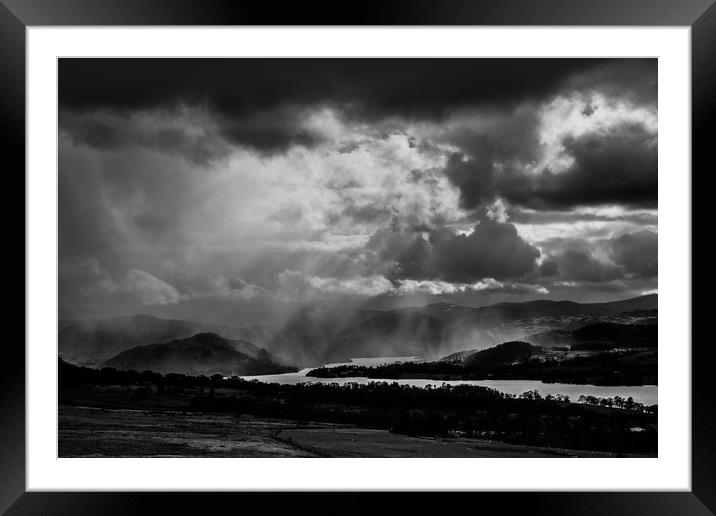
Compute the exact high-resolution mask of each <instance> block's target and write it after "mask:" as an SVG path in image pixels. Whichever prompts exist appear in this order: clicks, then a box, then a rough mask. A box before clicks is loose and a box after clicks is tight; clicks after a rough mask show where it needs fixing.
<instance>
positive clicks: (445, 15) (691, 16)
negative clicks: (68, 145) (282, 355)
mask: <svg viewBox="0 0 716 516" xmlns="http://www.w3.org/2000/svg"><path fill="white" fill-rule="evenodd" d="M43 25H45V26H46V25H512V26H515V25H532V26H535V25H607V26H613V25H622V26H623V25H636V26H689V27H691V37H692V47H691V59H692V61H691V70H692V175H691V178H692V192H693V194H694V196H692V199H693V201H692V220H693V225H692V236H693V235H701V234H704V235H711V234H712V233H713V231H708V230H706V229H704V228H705V227H706V224H709V222H710V213H708V212H707V211H706V210H708V209H709V208H710V205H709V203H708V202H703V201H702V202H697V196H696V194H697V193H698V194H700V195H707V193H706V192H708V191H709V189H708V188H707V187H706V183H705V182H706V178H707V177H709V172H711V173H713V164H712V158H711V155H710V154H711V147H712V146H713V139H714V137H716V131H715V127H714V126H715V124H714V113H715V110H714V107H715V105H716V6H714V0H680V1H679V0H540V1H536V0H532V1H530V0H451V1H443V2H436V1H434V0H387V1H386V0H383V1H380V0H363V1H362V2H360V3H356V4H352V5H351V7H349V6H348V4H345V3H342V2H330V3H329V2H322V1H314V2H293V3H286V5H278V4H275V3H274V2H271V1H267V0H263V1H256V0H252V1H231V0H204V1H199V0H114V1H113V0H54V1H53V0H0V136H1V138H0V147H2V156H3V161H2V162H3V163H4V164H6V166H3V167H2V168H3V169H4V174H3V176H4V180H5V186H6V190H5V191H6V196H5V201H6V202H4V203H2V208H3V210H4V211H5V220H6V221H7V223H6V225H5V230H6V234H7V233H8V231H10V230H11V229H15V231H17V232H18V234H17V236H16V238H15V242H16V243H18V242H19V240H20V234H19V233H20V231H21V230H20V229H19V223H18V222H17V220H18V218H19V213H20V210H23V212H24V207H25V195H24V193H25V180H24V170H25V30H26V28H27V27H30V26H43ZM697 177H698V184H699V188H698V189H694V188H693V180H694V179H696V178H697ZM20 192H23V195H20ZM8 201H12V202H8ZM14 203H18V204H20V203H21V204H22V206H19V205H16V204H14ZM700 230H703V233H701V232H700ZM22 233H23V234H22V238H23V247H22V249H23V251H22V253H18V252H17V251H15V252H13V253H7V254H6V258H7V259H8V262H7V263H8V264H10V265H9V266H8V267H7V268H6V274H7V277H6V280H5V282H4V283H5V285H6V286H9V285H11V284H13V282H17V283H19V282H20V274H18V273H17V272H11V271H17V270H18V269H19V267H20V266H21V265H20V261H21V259H22V267H24V266H25V260H26V259H27V256H26V255H25V246H24V239H25V229H24V226H23V229H22ZM13 236H15V235H13ZM707 238H708V237H707ZM694 243H695V242H694ZM691 252H692V274H693V271H694V270H696V271H698V273H699V274H700V275H699V276H697V277H699V278H701V279H700V281H699V286H701V284H703V285H704V287H703V290H705V289H706V288H707V286H708V285H709V284H710V281H709V280H710V278H711V277H713V274H710V275H708V276H706V275H705V273H706V270H707V269H706V265H705V260H707V259H708V254H707V253H702V254H700V255H699V254H697V253H694V250H693V245H692V250H691ZM23 270H25V271H26V269H23ZM701 274H704V276H701ZM24 286H25V285H24V278H23V288H24ZM700 290H701V289H700ZM17 291H19V285H18V286H17ZM692 292H693V291H692ZM9 299H12V298H10V297H9V296H8V295H6V301H7V300H9ZM22 299H23V301H24V299H25V296H24V295H23V298H22ZM708 305H709V304H708V300H704V301H702V303H698V302H697V298H696V297H693V294H692V307H693V309H692V321H693V322H694V323H696V322H698V323H699V326H701V325H703V322H702V321H703V320H708V317H707V315H706V310H707V309H708V308H710V307H709V306H708ZM6 306H7V307H8V308H11V311H10V310H8V311H7V312H6V314H5V315H6V318H5V322H6V324H7V326H6V328H7V329H9V328H12V329H13V330H15V331H14V332H13V333H12V334H11V335H12V338H6V339H4V343H3V344H4V345H3V348H2V357H3V360H2V363H3V366H4V367H3V371H2V375H0V382H2V390H1V391H0V432H1V434H2V435H1V436H0V479H2V480H1V481H0V511H7V514H9V515H20V514H55V515H62V514H72V515H84V514H88V515H89V514H92V515H94V514H128V513H131V514H144V513H155V512H156V509H154V507H161V508H162V512H163V513H171V512H175V513H194V512H204V511H205V510H206V509H207V508H208V507H217V506H223V507H229V508H231V507H241V508H242V509H241V510H246V508H248V507H264V508H266V507H271V510H270V511H269V513H274V512H275V511H277V510H279V507H278V505H277V497H276V496H275V494H274V493H222V494H217V493H212V494H210V493H174V494H168V493H77V492H73V493H59V492H52V493H49V492H42V493H40V492H26V489H25V352H24V337H25V327H24V321H25V318H24V317H21V316H20V314H19V313H17V314H12V315H11V313H12V312H19V311H20V303H19V302H14V301H13V303H12V304H11V303H8V304H7V305H6ZM22 307H23V308H22V310H23V313H24V302H23V303H22ZM699 315H701V317H699ZM21 321H23V327H22V329H20V322H21ZM694 329H695V328H694ZM6 335H8V334H6ZM704 335H707V334H704ZM696 336H697V333H696V332H694V331H693V329H692V342H693V344H692V457H691V460H692V491H691V492H648V493H632V492H619V493H607V492H600V493H598V492H591V493H574V492H572V493H473V494H458V493H452V494H449V495H447V496H450V497H451V500H450V503H449V504H448V505H445V501H437V502H435V500H434V498H431V500H430V502H432V503H438V504H439V505H440V506H441V507H442V508H443V509H445V508H449V507H454V508H458V507H462V506H463V504H466V505H464V506H465V507H468V508H469V507H473V508H477V507H480V508H481V510H482V512H483V513H490V510H489V509H490V508H499V510H500V512H501V513H509V514H511V513H522V512H524V511H526V510H529V511H530V512H531V513H535V512H536V513H545V514H587V515H590V514H594V515H597V514H600V515H601V514H613V515H619V514H624V515H627V514H629V515H634V514H650V515H654V514H690V515H700V514H712V511H716V487H715V486H716V460H715V457H716V453H715V451H716V439H715V438H714V436H715V435H716V417H714V416H715V415H716V395H715V393H716V389H714V387H713V383H712V378H711V376H712V375H711V370H712V368H713V364H714V360H713V358H714V352H713V344H712V343H711V342H710V341H709V339H706V340H699V339H697V338H696ZM681 344H682V345H683V343H681ZM316 496H317V495H316V494H312V493H288V494H285V495H284V496H282V497H281V505H285V506H286V507H293V508H294V509H293V511H294V512H302V511H303V510H306V511H308V510H311V512H315V510H316V507H320V506H323V507H330V508H331V509H332V510H337V511H341V512H348V513H354V512H355V513H357V512H361V513H364V512H365V511H366V510H373V509H372V508H375V507H378V508H380V507H387V505H385V501H384V500H383V498H384V496H385V495H383V494H378V493H347V494H340V499H338V500H333V499H331V498H332V497H334V496H337V495H328V494H321V499H320V500H317V499H316ZM209 498H210V499H209ZM443 498H444V496H443ZM427 501H428V500H426V497H425V495H423V494H411V495H410V496H409V497H403V499H402V500H401V502H400V504H401V512H404V513H408V512H409V511H419V512H421V511H424V510H425V509H426V508H428V507H430V504H428V503H426V502H427ZM235 504H236V505H235ZM238 504H241V505H238ZM317 504H318V505H317Z"/></svg>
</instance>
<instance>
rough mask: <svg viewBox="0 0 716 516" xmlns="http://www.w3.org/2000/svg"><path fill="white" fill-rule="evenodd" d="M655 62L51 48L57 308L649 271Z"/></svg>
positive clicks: (235, 303) (626, 277)
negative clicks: (56, 56)
mask: <svg viewBox="0 0 716 516" xmlns="http://www.w3.org/2000/svg"><path fill="white" fill-rule="evenodd" d="M656 77H657V62H656V60H626V59H615V60H602V59H554V60H548V59H399V60H396V59H379V60H375V59H374V60H370V59H368V60H357V59H345V60H333V59H310V60H306V59H301V60H297V59H293V60H292V59H287V60H282V59H234V60H231V59H194V60H184V59H164V60H154V59H99V60H96V59H62V60H61V61H60V81H59V103H60V113H59V124H60V132H59V239H60V245H59V275H60V276H59V282H60V283H59V287H60V316H61V317H91V316H98V315H109V314H120V313H126V314H130V313H155V314H158V315H171V316H182V317H194V318H207V317H208V316H216V317H218V315H217V314H220V315H221V317H223V318H224V319H226V318H231V317H233V316H234V315H235V314H249V313H251V314H256V312H257V311H258V310H264V309H277V308H276V307H282V306H293V305H295V304H297V303H329V304H335V303H353V304H359V305H361V306H370V307H378V308H388V307H393V306H406V305H419V304H425V303H430V302H435V301H444V300H449V301H454V302H458V303H462V304H470V305H481V304H485V303H490V302H496V301H520V300H528V299H538V298H548V299H572V300H577V301H604V300H611V299H621V298H626V297H630V296H636V295H640V294H642V293H647V292H652V291H655V290H656V288H657V82H656ZM252 311H253V312H252ZM237 317H239V316H238V315H237Z"/></svg>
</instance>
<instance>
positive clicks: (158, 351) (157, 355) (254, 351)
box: [103, 333, 296, 376]
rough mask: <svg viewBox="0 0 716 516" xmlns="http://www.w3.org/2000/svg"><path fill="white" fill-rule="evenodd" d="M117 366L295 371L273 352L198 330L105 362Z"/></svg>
mask: <svg viewBox="0 0 716 516" xmlns="http://www.w3.org/2000/svg"><path fill="white" fill-rule="evenodd" d="M103 366H105V367H113V368H115V369H125V370H129V369H132V370H135V371H145V370H150V371H154V372H158V373H183V374H189V375H202V374H203V375H212V374H216V373H218V374H222V375H224V376H232V375H255V374H276V373H284V372H289V371H295V370H296V369H295V368H287V367H285V366H282V365H280V364H278V363H277V362H275V361H274V360H273V357H272V356H271V354H270V353H268V352H267V351H265V350H261V349H259V348H256V347H255V346H253V344H251V343H248V342H243V341H234V340H229V339H225V338H223V337H220V336H219V335H216V334H214V333H198V334H196V335H194V336H192V337H189V338H186V339H176V340H172V341H170V342H164V343H157V344H149V345H145V346H137V347H133V348H130V349H127V350H125V351H122V352H121V353H119V354H118V355H116V356H114V357H112V358H110V359H109V360H107V361H105V362H104V364H103Z"/></svg>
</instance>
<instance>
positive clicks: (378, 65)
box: [59, 58, 655, 116]
mask: <svg viewBox="0 0 716 516" xmlns="http://www.w3.org/2000/svg"><path fill="white" fill-rule="evenodd" d="M629 61H630V62H635V63H638V64H639V65H640V66H646V67H652V64H651V62H650V61H649V60H646V61H639V60H636V61H634V60H629ZM652 61H653V60H652ZM613 63H614V60H610V59H524V58H522V59H519V58H516V59H419V58H415V59H413V58H408V59H68V58H65V59H61V60H60V66H59V75H60V81H59V101H60V105H61V106H62V107H66V108H68V109H73V110H85V109H99V108H109V109H117V110H120V111H121V110H136V109H148V108H154V107H157V106H168V105H173V104H176V103H185V104H204V105H206V106H208V107H209V108H212V109H215V110H216V111H218V112H220V113H224V114H226V115H244V114H246V113H250V112H255V111H260V110H261V111H262V110H266V109H273V108H275V107H277V106H281V105H291V104H298V105H302V104H304V105H305V104H313V103H325V102H338V103H346V102H349V103H355V104H359V105H360V107H361V108H363V109H367V110H368V112H376V113H380V114H381V116H382V115H383V114H385V113H391V114H396V115H408V116H412V115H416V116H439V115H441V114H443V113H444V112H445V111H446V110H450V109H454V108H456V107H461V106H465V105H475V104H486V103H513V102H520V101H522V100H524V99H526V98H535V97H538V96H543V95H547V94H549V93H551V92H553V91H554V90H555V89H556V88H557V87H559V86H560V85H562V84H564V83H565V82H566V81H568V80H574V79H573V78H574V77H575V76H579V75H580V74H586V73H590V72H591V73H594V71H595V70H598V69H599V68H600V67H605V66H609V65H611V64H613ZM654 68H655V67H654ZM526 77H528V78H529V80H522V79H521V78H526ZM417 84H419V87H416V85H417Z"/></svg>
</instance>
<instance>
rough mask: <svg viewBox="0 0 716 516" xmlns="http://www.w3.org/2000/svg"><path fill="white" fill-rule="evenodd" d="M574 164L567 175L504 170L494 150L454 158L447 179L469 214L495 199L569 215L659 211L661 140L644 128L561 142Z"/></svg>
mask: <svg viewBox="0 0 716 516" xmlns="http://www.w3.org/2000/svg"><path fill="white" fill-rule="evenodd" d="M562 144H563V146H564V149H565V151H566V154H567V155H568V156H570V157H571V158H572V159H573V160H574V162H573V165H572V166H570V167H569V168H568V169H567V170H564V171H560V172H553V171H551V170H550V169H549V168H544V169H543V170H541V171H538V172H537V173H536V174H535V173H525V172H524V171H523V170H522V168H521V167H519V166H517V167H511V166H510V164H509V162H508V164H507V166H506V167H504V168H503V169H502V170H498V169H497V168H496V166H495V162H496V160H498V159H499V158H500V157H505V154H496V153H495V150H494V147H492V146H490V145H484V146H481V147H478V149H477V151H476V152H475V157H467V156H465V155H463V154H460V153H456V154H453V155H452V157H451V158H450V159H449V161H448V164H447V166H446V169H445V173H446V175H447V176H448V177H449V178H450V180H451V181H452V182H453V183H454V184H455V185H456V186H457V187H459V188H460V194H461V201H462V204H463V206H464V207H466V208H476V207H478V206H479V205H480V204H483V203H485V202H488V201H489V200H491V199H493V198H494V197H495V196H500V197H502V198H504V199H505V200H507V201H508V202H509V203H510V204H514V205H517V206H522V207H527V208H532V209H538V210H565V209H570V208H573V207H575V206H589V205H592V206H594V205H597V206H598V205H603V204H620V205H623V206H629V207H644V208H656V203H657V198H658V166H657V159H658V158H657V138H656V136H655V135H654V134H653V133H652V132H650V131H649V130H647V128H645V127H644V126H643V125H641V124H620V125H617V126H615V127H612V128H611V129H610V130H609V131H608V132H606V133H602V132H599V133H597V132H592V133H587V134H584V135H582V136H579V137H569V138H565V139H564V140H563V141H562Z"/></svg>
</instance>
